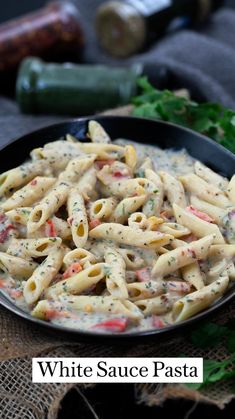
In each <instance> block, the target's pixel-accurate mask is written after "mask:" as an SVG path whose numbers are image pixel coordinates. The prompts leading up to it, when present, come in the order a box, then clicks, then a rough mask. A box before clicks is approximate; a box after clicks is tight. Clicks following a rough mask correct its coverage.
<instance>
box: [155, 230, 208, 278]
mask: <svg viewBox="0 0 235 419" xmlns="http://www.w3.org/2000/svg"><path fill="white" fill-rule="evenodd" d="M212 243H213V236H212V235H210V236H206V237H203V238H202V239H200V240H197V241H194V242H191V243H190V244H186V245H184V246H182V247H177V248H176V249H174V250H171V251H170V252H167V253H165V254H163V255H161V256H160V257H159V258H158V260H157V262H156V263H155V265H154V267H153V270H152V275H153V276H154V277H160V278H161V277H164V276H165V275H168V274H170V273H172V272H175V271H176V270H177V269H179V268H182V267H184V266H187V265H190V264H191V263H194V262H195V261H196V260H201V259H204V258H205V257H206V256H207V255H208V253H209V249H210V246H211V244H212Z"/></svg>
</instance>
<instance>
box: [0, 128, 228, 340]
mask: <svg viewBox="0 0 235 419" xmlns="http://www.w3.org/2000/svg"><path fill="white" fill-rule="evenodd" d="M88 131H89V132H88V138H89V139H90V140H91V142H88V143H82V142H79V140H77V139H75V138H73V137H72V136H71V135H67V136H66V137H65V139H64V140H62V139H60V140H59V141H55V142H51V143H48V144H46V145H45V146H44V147H43V148H38V149H35V150H32V152H31V154H30V155H31V160H30V161H28V162H27V163H25V164H22V165H21V166H20V167H17V168H15V169H11V170H9V171H7V172H5V173H3V174H1V175H0V291H1V292H2V293H4V294H5V295H6V296H8V298H9V299H11V300H13V301H14V302H15V304H16V305H18V306H20V307H21V308H23V310H25V311H27V312H30V313H31V315H32V316H35V317H37V318H39V319H42V320H44V321H49V322H51V323H53V324H57V325H62V326H64V327H68V328H75V329H77V330H85V331H90V332H93V333H101V332H102V333H131V332H137V331H146V330H152V329H159V328H164V327H167V326H170V325H172V324H174V323H177V322H180V321H183V320H187V319H189V318H190V317H192V316H194V315H196V314H198V313H200V312H201V311H203V310H205V309H207V308H208V307H209V306H211V305H212V304H214V303H215V302H216V301H217V300H218V299H219V298H221V297H222V296H223V294H224V293H225V292H226V290H227V289H228V288H229V287H230V286H231V283H232V282H233V281H234V279H235V267H234V262H235V188H234V178H232V180H231V181H230V180H229V179H226V178H225V177H223V176H221V175H220V174H218V173H215V172H213V171H212V170H211V169H209V168H207V167H206V166H205V165H203V164H202V163H201V162H198V161H196V160H195V159H193V158H192V157H191V156H190V155H189V154H188V153H187V151H186V150H177V151H176V150H162V149H160V148H158V147H156V146H149V145H146V144H139V143H134V142H133V141H131V140H125V139H118V140H115V142H114V143H112V142H111V141H110V138H109V136H108V134H107V133H106V132H105V131H104V129H103V128H102V127H101V126H100V125H99V123H97V122H94V121H90V123H89V129H88ZM140 140H141V139H140ZM84 144H85V145H84Z"/></svg>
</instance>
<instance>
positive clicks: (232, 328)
mask: <svg viewBox="0 0 235 419" xmlns="http://www.w3.org/2000/svg"><path fill="white" fill-rule="evenodd" d="M190 340H191V343H192V344H193V345H194V346H196V347H198V348H202V349H206V348H210V347H214V346H215V345H218V344H219V343H221V342H223V345H224V349H225V350H227V352H228V356H227V358H226V359H225V360H223V361H217V360H212V359H204V360H203V364H204V368H203V373H204V374H203V375H204V379H203V383H192V384H188V383H187V384H185V385H186V386H187V387H189V388H192V389H195V390H200V389H202V388H204V387H205V386H206V385H208V384H210V383H215V382H217V381H222V380H231V379H232V380H233V381H234V382H235V321H234V320H230V321H229V322H227V324H225V325H224V326H221V325H218V324H215V323H210V322H207V323H204V324H203V325H202V326H201V327H199V328H197V329H195V330H194V331H193V332H192V333H191V334H190Z"/></svg>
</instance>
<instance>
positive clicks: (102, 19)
mask: <svg viewBox="0 0 235 419" xmlns="http://www.w3.org/2000/svg"><path fill="white" fill-rule="evenodd" d="M96 32H97V36H98V39H99V41H100V43H101V45H102V47H103V48H104V49H105V50H106V51H108V52H109V53H110V54H112V55H114V56H116V57H123V58H124V57H127V56H130V55H131V54H133V53H135V52H136V51H138V50H140V49H141V48H142V47H143V46H144V43H145V39H146V24H145V20H144V17H143V16H141V14H140V13H139V12H138V10H137V9H135V8H134V7H133V6H131V5H130V4H125V3H120V2H117V1H112V2H109V3H108V4H107V3H106V4H104V5H102V6H101V7H99V9H98V11H97V15H96Z"/></svg>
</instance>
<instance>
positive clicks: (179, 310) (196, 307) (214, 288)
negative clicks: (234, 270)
mask: <svg viewBox="0 0 235 419" xmlns="http://www.w3.org/2000/svg"><path fill="white" fill-rule="evenodd" d="M228 283H229V278H228V276H224V277H221V278H219V279H217V280H216V281H214V282H212V283H211V284H210V285H207V286H206V287H204V288H202V289H200V290H198V291H195V292H192V293H191V294H189V295H186V296H185V297H183V298H181V299H179V300H178V301H176V302H175V303H174V306H173V317H174V320H175V322H179V321H182V320H187V319H188V318H190V317H192V316H195V314H197V313H200V312H201V311H203V310H205V308H207V307H209V306H210V305H211V304H212V303H214V302H215V301H217V300H218V299H219V298H220V297H221V296H222V295H223V293H224V291H225V290H226V288H227V286H228Z"/></svg>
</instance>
